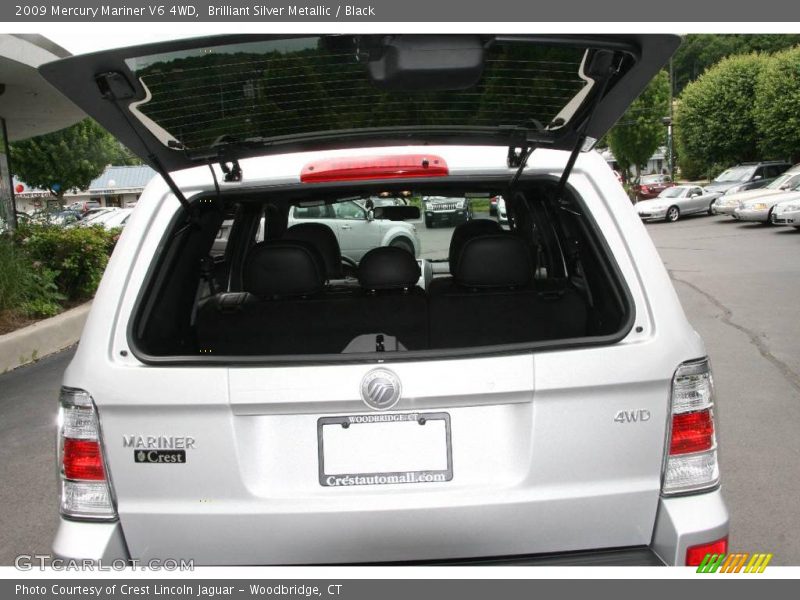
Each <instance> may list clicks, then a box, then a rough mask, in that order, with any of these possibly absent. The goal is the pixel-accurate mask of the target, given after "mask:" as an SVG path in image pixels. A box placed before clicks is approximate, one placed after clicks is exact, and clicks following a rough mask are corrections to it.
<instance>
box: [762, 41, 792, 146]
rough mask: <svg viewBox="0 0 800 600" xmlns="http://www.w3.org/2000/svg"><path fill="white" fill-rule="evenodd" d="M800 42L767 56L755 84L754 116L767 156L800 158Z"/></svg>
mask: <svg viewBox="0 0 800 600" xmlns="http://www.w3.org/2000/svg"><path fill="white" fill-rule="evenodd" d="M798 107H800V46H798V47H796V48H793V49H791V50H786V51H785V52H780V53H778V54H775V55H773V56H771V57H770V58H769V60H767V63H766V65H765V66H764V68H763V69H762V70H761V73H760V75H759V77H758V83H757V85H756V96H755V118H756V125H757V126H758V131H759V133H760V134H761V138H760V140H759V147H760V148H761V152H762V154H763V155H764V156H770V155H772V156H775V157H780V158H792V159H793V160H800V111H798Z"/></svg>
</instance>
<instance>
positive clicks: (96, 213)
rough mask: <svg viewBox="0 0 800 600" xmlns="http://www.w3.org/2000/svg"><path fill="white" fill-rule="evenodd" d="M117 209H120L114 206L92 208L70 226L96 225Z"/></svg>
mask: <svg viewBox="0 0 800 600" xmlns="http://www.w3.org/2000/svg"><path fill="white" fill-rule="evenodd" d="M118 210H122V209H120V208H117V207H116V206H103V207H101V208H92V209H90V210H89V211H88V212H87V213H86V214H85V215H84V216H83V218H82V219H80V220H79V221H77V222H75V223H73V224H72V225H71V227H91V226H92V225H98V224H99V223H101V222H102V221H103V219H105V218H108V216H109V215H111V214H113V213H115V212H117V211H118Z"/></svg>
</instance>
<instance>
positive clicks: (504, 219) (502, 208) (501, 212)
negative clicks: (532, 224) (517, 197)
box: [497, 196, 508, 225]
mask: <svg viewBox="0 0 800 600" xmlns="http://www.w3.org/2000/svg"><path fill="white" fill-rule="evenodd" d="M497 198H498V200H497V222H498V223H500V224H501V225H507V224H508V212H507V211H506V201H505V200H504V199H503V197H502V196H498V197H497Z"/></svg>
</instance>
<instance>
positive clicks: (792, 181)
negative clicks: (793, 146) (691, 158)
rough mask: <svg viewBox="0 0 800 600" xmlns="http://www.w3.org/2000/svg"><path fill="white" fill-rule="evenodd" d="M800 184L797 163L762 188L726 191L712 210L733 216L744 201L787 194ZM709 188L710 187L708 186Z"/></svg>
mask: <svg viewBox="0 0 800 600" xmlns="http://www.w3.org/2000/svg"><path fill="white" fill-rule="evenodd" d="M798 185H800V165H796V166H794V167H792V168H791V169H789V170H788V171H786V172H785V173H783V174H781V175H779V176H778V177H776V178H775V179H773V180H772V181H770V182H769V183H768V184H767V185H766V186H764V187H761V188H755V189H749V190H745V191H743V192H736V193H726V194H724V195H723V196H721V197H720V198H717V200H715V201H714V204H713V206H712V207H711V212H712V213H713V214H715V215H729V216H733V213H734V211H735V210H736V209H737V208H739V205H740V204H741V203H742V202H748V201H750V200H754V199H760V198H768V197H769V196H773V195H775V196H779V195H781V194H785V193H786V192H787V191H790V190H792V189H794V188H795V187H797V186H798ZM706 189H708V188H706Z"/></svg>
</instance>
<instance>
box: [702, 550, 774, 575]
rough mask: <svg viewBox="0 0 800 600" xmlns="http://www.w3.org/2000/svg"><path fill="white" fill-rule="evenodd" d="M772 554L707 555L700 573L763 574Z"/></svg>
mask: <svg viewBox="0 0 800 600" xmlns="http://www.w3.org/2000/svg"><path fill="white" fill-rule="evenodd" d="M771 560H772V554H765V553H762V552H757V553H754V554H748V553H747V552H741V553H737V554H724V553H722V554H706V556H705V558H703V562H701V563H700V566H699V567H697V572H698V573H739V572H741V573H763V572H764V569H766V568H767V565H768V564H769V561H771Z"/></svg>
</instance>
